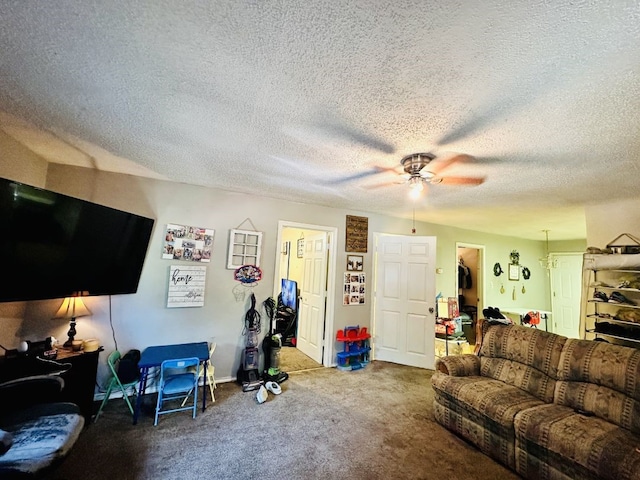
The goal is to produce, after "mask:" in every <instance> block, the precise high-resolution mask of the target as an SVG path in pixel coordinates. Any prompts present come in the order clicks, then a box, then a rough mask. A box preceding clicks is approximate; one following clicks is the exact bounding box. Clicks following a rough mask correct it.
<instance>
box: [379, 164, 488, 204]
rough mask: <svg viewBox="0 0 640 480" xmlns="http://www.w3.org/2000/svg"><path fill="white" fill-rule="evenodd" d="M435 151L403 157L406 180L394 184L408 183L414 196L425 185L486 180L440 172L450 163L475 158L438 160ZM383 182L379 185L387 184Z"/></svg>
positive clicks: (470, 182)
mask: <svg viewBox="0 0 640 480" xmlns="http://www.w3.org/2000/svg"><path fill="white" fill-rule="evenodd" d="M435 159H436V156H435V155H434V154H433V153H412V154H410V155H407V156H405V157H403V158H402V160H401V161H400V165H402V169H403V170H404V173H403V174H401V175H402V176H403V177H404V180H403V181H401V182H392V184H397V183H406V184H408V185H409V189H410V191H409V194H410V195H411V197H413V198H417V197H419V196H420V192H422V191H423V190H424V187H425V185H436V184H439V183H441V184H443V185H480V184H481V183H483V182H484V178H479V177H452V176H444V175H441V174H440V173H441V172H442V171H443V170H445V169H446V168H447V167H449V166H450V165H452V164H454V163H457V162H461V161H465V160H467V161H468V160H473V157H471V156H470V155H464V154H459V155H454V156H453V157H450V158H448V159H445V160H436V161H435V162H433V163H431V162H432V161H433V160H435ZM385 185H389V184H382V185H378V186H385Z"/></svg>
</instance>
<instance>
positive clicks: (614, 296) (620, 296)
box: [609, 292, 636, 305]
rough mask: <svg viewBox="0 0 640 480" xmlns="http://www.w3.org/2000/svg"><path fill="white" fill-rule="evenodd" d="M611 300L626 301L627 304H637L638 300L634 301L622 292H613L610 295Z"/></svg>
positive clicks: (615, 301)
mask: <svg viewBox="0 0 640 480" xmlns="http://www.w3.org/2000/svg"><path fill="white" fill-rule="evenodd" d="M609 302H610V303H626V304H627V305H635V304H636V302H633V301H631V300H629V299H628V298H627V297H625V296H624V295H623V294H621V293H620V292H612V293H611V295H610V296H609Z"/></svg>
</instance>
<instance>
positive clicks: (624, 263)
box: [581, 254, 640, 348]
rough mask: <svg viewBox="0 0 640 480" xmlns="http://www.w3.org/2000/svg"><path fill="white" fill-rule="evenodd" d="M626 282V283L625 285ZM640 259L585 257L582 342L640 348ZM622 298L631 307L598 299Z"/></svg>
mask: <svg viewBox="0 0 640 480" xmlns="http://www.w3.org/2000/svg"><path fill="white" fill-rule="evenodd" d="M625 282H626V283H625ZM636 287H640V255H625V254H609V255H593V254H585V256H584V270H583V294H582V311H583V314H582V324H581V331H582V334H583V338H586V339H601V340H606V341H608V342H611V343H616V344H622V345H626V346H631V347H635V348H640V288H636ZM595 292H602V293H603V294H604V295H606V297H607V298H609V299H610V298H611V295H612V294H614V292H618V293H619V294H622V295H623V296H624V297H625V298H626V299H627V300H629V303H626V302H611V301H603V300H599V299H596V298H595V297H594V294H595Z"/></svg>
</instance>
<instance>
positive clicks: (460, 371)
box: [436, 353, 480, 377]
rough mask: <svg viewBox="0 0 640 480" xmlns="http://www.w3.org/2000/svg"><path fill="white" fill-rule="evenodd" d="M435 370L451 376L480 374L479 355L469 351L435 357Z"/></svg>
mask: <svg viewBox="0 0 640 480" xmlns="http://www.w3.org/2000/svg"><path fill="white" fill-rule="evenodd" d="M436 371H438V372H441V373H444V374H446V375H451V376H452V377H469V376H473V375H476V376H477V375H480V357H478V356H477V355H473V354H471V353H466V354H463V355H451V356H448V357H441V358H438V359H436Z"/></svg>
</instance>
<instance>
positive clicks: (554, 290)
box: [549, 253, 582, 338]
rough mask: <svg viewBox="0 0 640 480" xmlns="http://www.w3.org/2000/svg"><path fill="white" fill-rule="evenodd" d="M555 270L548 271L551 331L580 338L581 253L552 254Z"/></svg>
mask: <svg viewBox="0 0 640 480" xmlns="http://www.w3.org/2000/svg"><path fill="white" fill-rule="evenodd" d="M551 257H552V258H553V259H554V260H555V262H554V263H555V265H556V268H552V269H551V270H550V278H549V281H550V288H551V324H552V326H553V328H552V329H550V330H551V331H553V332H554V333H557V334H558V335H563V336H565V337H568V338H580V296H581V295H582V290H581V289H582V283H581V282H582V253H554V254H551Z"/></svg>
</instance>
